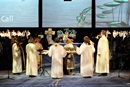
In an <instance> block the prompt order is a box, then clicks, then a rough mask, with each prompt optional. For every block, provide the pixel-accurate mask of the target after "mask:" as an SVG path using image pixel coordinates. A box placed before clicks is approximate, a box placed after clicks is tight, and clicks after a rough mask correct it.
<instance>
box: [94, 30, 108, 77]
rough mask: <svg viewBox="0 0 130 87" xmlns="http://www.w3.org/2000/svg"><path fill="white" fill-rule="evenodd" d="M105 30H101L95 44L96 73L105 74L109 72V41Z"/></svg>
mask: <svg viewBox="0 0 130 87" xmlns="http://www.w3.org/2000/svg"><path fill="white" fill-rule="evenodd" d="M105 34H106V31H105V30H102V31H101V38H100V39H99V41H98V46H97V59H96V60H97V61H96V73H98V74H102V75H105V76H106V75H107V73H109V60H110V59H109V43H108V39H107V38H106V36H105Z"/></svg>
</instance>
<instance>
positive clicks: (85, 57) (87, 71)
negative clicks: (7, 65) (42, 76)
mask: <svg viewBox="0 0 130 87" xmlns="http://www.w3.org/2000/svg"><path fill="white" fill-rule="evenodd" d="M105 35H106V31H105V30H102V31H101V34H100V39H99V41H98V46H97V62H96V68H95V69H94V62H93V61H94V60H93V54H94V52H95V48H94V43H93V42H92V41H91V40H90V38H89V37H88V36H85V37H84V38H83V40H84V41H83V43H82V44H81V46H80V47H77V46H72V43H71V45H70V44H68V45H66V46H65V47H73V48H74V49H75V53H77V54H78V55H81V56H80V75H81V76H82V77H92V76H93V73H94V70H95V72H96V73H98V74H99V75H106V74H107V73H109V44H108V40H107V37H106V36H105ZM36 41H37V43H36ZM65 47H63V46H62V45H60V44H59V38H56V39H55V43H54V44H53V45H51V46H50V48H49V50H48V53H47V54H48V55H49V56H50V57H51V58H52V62H51V77H52V78H63V76H64V72H63V58H66V56H67V54H71V55H72V54H73V53H71V51H69V52H68V51H67V50H66V49H65ZM40 49H44V48H43V47H42V45H41V44H40V40H39V38H37V39H36V40H35V39H34V38H33V37H30V38H29V40H28V44H27V45H26V56H27V57H26V75H29V76H31V77H33V76H37V75H38V67H39V65H40V64H41V63H40V61H41V57H40V56H39V53H38V50H40ZM12 50H13V51H12V52H13V69H12V73H21V72H22V68H21V67H22V66H21V50H20V46H19V43H18V41H17V40H15V41H14V44H13V46H12ZM67 57H68V56H67ZM72 58H73V57H72ZM69 61H70V60H69ZM73 61H74V60H73ZM71 66H72V67H71ZM68 69H69V70H70V69H74V63H70V66H69V67H68Z"/></svg>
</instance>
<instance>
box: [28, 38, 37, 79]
mask: <svg viewBox="0 0 130 87" xmlns="http://www.w3.org/2000/svg"><path fill="white" fill-rule="evenodd" d="M34 42H35V40H34V38H33V37H30V39H29V40H28V44H27V45H26V53H27V60H26V62H27V63H26V75H29V77H35V76H37V75H38V67H37V56H38V52H37V49H36V46H35V44H34Z"/></svg>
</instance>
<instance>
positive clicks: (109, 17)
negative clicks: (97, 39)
mask: <svg viewBox="0 0 130 87" xmlns="http://www.w3.org/2000/svg"><path fill="white" fill-rule="evenodd" d="M95 1H96V6H95V7H96V15H95V16H96V27H114V28H115V27H129V25H130V1H129V0H95Z"/></svg>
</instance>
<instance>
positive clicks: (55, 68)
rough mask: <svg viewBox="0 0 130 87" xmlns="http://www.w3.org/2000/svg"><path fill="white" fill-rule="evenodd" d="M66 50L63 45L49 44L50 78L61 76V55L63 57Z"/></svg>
mask: <svg viewBox="0 0 130 87" xmlns="http://www.w3.org/2000/svg"><path fill="white" fill-rule="evenodd" d="M66 54H67V52H66V51H65V49H64V47H63V46H61V45H59V44H57V43H56V44H54V45H52V46H50V48H49V51H48V55H49V56H50V57H52V64H51V77H52V78H62V77H63V57H65V56H66Z"/></svg>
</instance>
